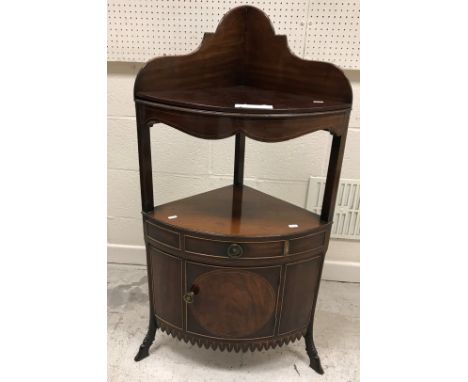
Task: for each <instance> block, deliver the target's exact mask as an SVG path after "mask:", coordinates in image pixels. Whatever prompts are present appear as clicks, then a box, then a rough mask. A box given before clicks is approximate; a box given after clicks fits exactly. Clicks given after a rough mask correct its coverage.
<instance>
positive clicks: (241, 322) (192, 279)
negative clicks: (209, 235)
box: [186, 262, 281, 339]
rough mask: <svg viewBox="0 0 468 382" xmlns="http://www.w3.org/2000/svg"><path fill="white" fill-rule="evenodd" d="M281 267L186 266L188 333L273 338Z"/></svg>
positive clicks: (191, 264) (230, 337)
mask: <svg viewBox="0 0 468 382" xmlns="http://www.w3.org/2000/svg"><path fill="white" fill-rule="evenodd" d="M280 270H281V267H280V266H274V267H262V268H224V267H216V266H208V265H202V264H195V263H190V262H187V276H186V277H187V285H186V286H187V291H188V292H192V296H193V298H192V299H190V298H189V299H188V300H189V301H188V302H186V303H187V331H189V332H192V333H197V334H202V335H205V336H209V337H215V338H224V339H240V338H245V339H249V338H258V337H269V336H272V335H273V334H274V328H275V312H276V303H277V297H278V289H279V282H280Z"/></svg>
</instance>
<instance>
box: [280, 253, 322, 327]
mask: <svg viewBox="0 0 468 382" xmlns="http://www.w3.org/2000/svg"><path fill="white" fill-rule="evenodd" d="M320 265H321V264H320V258H314V259H309V260H306V261H301V262H297V263H291V264H287V265H286V271H285V276H284V278H285V280H284V292H283V303H282V311H281V320H280V324H279V333H280V334H285V333H289V332H291V331H295V330H297V328H303V327H306V326H308V324H309V321H310V316H311V313H312V306H313V303H314V298H315V289H316V288H315V286H316V284H317V281H318V278H319V272H320Z"/></svg>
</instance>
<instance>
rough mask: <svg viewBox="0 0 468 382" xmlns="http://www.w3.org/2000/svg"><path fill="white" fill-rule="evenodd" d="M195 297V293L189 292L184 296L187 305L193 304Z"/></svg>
mask: <svg viewBox="0 0 468 382" xmlns="http://www.w3.org/2000/svg"><path fill="white" fill-rule="evenodd" d="M193 296H195V293H194V292H187V293H185V294H184V301H185V302H186V303H187V304H191V303H192V302H193Z"/></svg>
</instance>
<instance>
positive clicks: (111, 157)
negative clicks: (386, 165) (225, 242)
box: [107, 62, 359, 281]
mask: <svg viewBox="0 0 468 382" xmlns="http://www.w3.org/2000/svg"><path fill="white" fill-rule="evenodd" d="M141 66H142V64H135V63H122V62H121V63H118V62H109V63H108V65H107V68H108V74H107V79H108V110H107V113H108V243H109V257H108V259H109V261H114V262H130V263H144V261H145V260H144V252H143V231H142V222H141V217H140V210H141V207H140V191H139V180H138V155H137V140H136V124H135V110H134V103H133V93H132V91H133V81H134V79H135V75H136V73H137V71H138V69H139V68H141ZM346 74H347V76H348V78H349V79H350V80H351V82H352V85H353V90H354V111H353V114H352V117H351V122H350V131H349V133H348V139H347V145H346V151H345V158H344V163H343V170H342V178H346V179H359V71H347V72H346ZM151 140H152V154H153V172H154V173H153V181H154V198H155V203H156V204H161V203H166V202H169V201H171V200H176V199H180V198H182V197H186V196H190V195H194V194H197V193H200V192H204V191H208V190H211V189H214V188H217V187H222V186H224V185H227V184H230V183H231V182H232V172H233V167H234V161H233V160H234V138H233V137H231V138H227V139H223V140H216V141H208V140H202V139H198V138H194V137H191V136H189V135H186V134H184V133H182V132H180V131H178V130H175V129H173V128H170V127H168V126H165V125H161V124H158V125H155V126H153V127H152V128H151ZM330 142H331V135H330V134H328V133H326V132H317V133H313V134H310V135H307V136H303V137H300V138H297V139H293V140H290V141H286V142H280V143H262V142H256V141H253V140H250V139H247V144H246V158H245V183H246V184H247V185H249V186H252V187H254V188H256V189H258V190H260V191H263V192H266V193H269V194H271V195H273V196H276V197H279V198H281V199H284V200H287V201H289V202H291V203H294V204H296V205H299V206H301V207H304V206H305V203H306V195H307V185H308V179H309V177H310V176H325V175H326V171H327V164H328V155H329V150H330ZM324 278H327V279H337V280H343V281H358V280H359V243H358V242H355V241H346V240H332V242H331V243H330V248H329V251H328V254H327V263H326V267H325V269H324Z"/></svg>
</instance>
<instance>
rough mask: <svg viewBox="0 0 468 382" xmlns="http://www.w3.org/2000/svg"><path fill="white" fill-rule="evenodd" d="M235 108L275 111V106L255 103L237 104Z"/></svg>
mask: <svg viewBox="0 0 468 382" xmlns="http://www.w3.org/2000/svg"><path fill="white" fill-rule="evenodd" d="M234 107H236V108H240V109H273V105H257V104H253V103H236V104H235V105H234Z"/></svg>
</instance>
